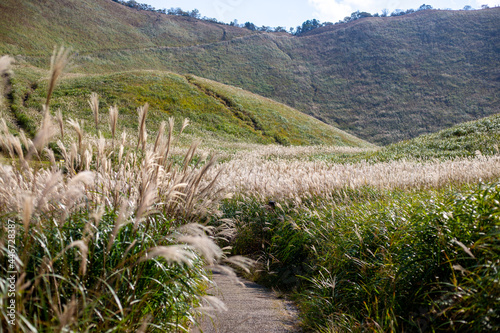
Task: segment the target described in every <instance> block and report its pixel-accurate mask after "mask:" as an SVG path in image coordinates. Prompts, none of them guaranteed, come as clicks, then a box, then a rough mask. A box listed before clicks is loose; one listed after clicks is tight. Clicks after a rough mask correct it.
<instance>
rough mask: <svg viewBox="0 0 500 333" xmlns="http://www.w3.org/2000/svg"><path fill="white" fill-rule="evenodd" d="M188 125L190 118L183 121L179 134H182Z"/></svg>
mask: <svg viewBox="0 0 500 333" xmlns="http://www.w3.org/2000/svg"><path fill="white" fill-rule="evenodd" d="M188 125H189V118H184V121H183V122H182V127H181V130H180V132H179V136H180V135H181V134H182V132H184V129H186V127H188Z"/></svg>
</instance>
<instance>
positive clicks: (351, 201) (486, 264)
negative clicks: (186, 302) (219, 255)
mask: <svg viewBox="0 0 500 333" xmlns="http://www.w3.org/2000/svg"><path fill="white" fill-rule="evenodd" d="M499 198H500V184H498V183H492V184H479V185H467V186H463V187H461V188H459V189H442V190H425V191H416V192H415V191H403V190H390V191H387V190H383V191H382V190H376V189H373V188H369V187H365V188H360V189H357V190H349V189H345V190H343V191H339V192H337V194H336V195H333V196H332V197H331V198H330V199H328V198H324V197H319V196H315V197H311V198H308V199H304V200H303V202H302V203H301V204H300V205H297V204H296V202H293V201H290V200H288V201H287V200H284V201H280V202H277V203H274V204H272V205H271V204H269V205H263V203H262V201H261V200H250V199H248V198H241V197H236V198H233V199H232V200H228V201H227V202H226V203H225V205H224V212H225V215H224V216H225V218H233V219H234V220H235V226H236V229H237V236H236V237H235V238H234V239H233V240H232V242H230V243H229V244H230V245H231V246H233V249H234V250H233V251H234V253H237V254H240V255H241V254H244V255H251V256H253V257H254V258H255V259H258V261H259V262H260V271H257V272H256V273H255V274H256V275H255V278H257V279H258V280H260V281H261V282H263V283H265V284H267V285H268V286H271V287H274V288H279V289H283V290H288V291H292V292H293V293H292V294H293V295H294V298H295V300H296V301H297V302H298V304H299V306H300V309H301V313H302V318H303V323H304V325H305V327H306V329H307V330H312V331H319V332H365V331H375V332H403V331H404V332H428V331H460V332H483V331H491V332H492V331H497V330H498V329H500V326H499V322H500V313H499V311H498V300H499V297H500V285H499V284H498V279H499V278H500V275H499V264H500V258H499V256H498V254H499V253H500V243H499V238H498V235H499V228H500V220H499V217H500V215H499V211H498V201H499Z"/></svg>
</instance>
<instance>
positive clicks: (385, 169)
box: [210, 147, 500, 200]
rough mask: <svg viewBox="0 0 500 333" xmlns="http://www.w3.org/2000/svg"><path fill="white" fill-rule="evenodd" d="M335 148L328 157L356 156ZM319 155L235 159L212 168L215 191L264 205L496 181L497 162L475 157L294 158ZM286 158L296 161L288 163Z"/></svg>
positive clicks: (283, 153)
mask: <svg viewBox="0 0 500 333" xmlns="http://www.w3.org/2000/svg"><path fill="white" fill-rule="evenodd" d="M358 150H359V149H353V148H337V149H335V150H334V149H331V150H330V152H329V153H332V154H333V153H344V152H353V153H355V152H357V151H358ZM318 151H321V149H320V148H317V147H312V148H310V150H309V151H308V147H298V148H288V147H283V148H278V147H270V148H263V149H261V150H255V151H253V152H243V153H239V154H236V156H235V157H234V158H233V159H231V160H230V161H228V162H226V163H224V164H221V165H219V166H217V167H215V168H214V169H213V170H212V171H211V173H212V175H210V177H214V176H215V175H219V172H221V173H220V177H219V181H218V182H217V186H218V187H219V188H220V189H225V190H226V191H229V192H230V193H233V194H237V195H243V196H250V197H252V196H253V197H261V198H268V199H271V198H273V199H276V200H281V199H294V198H306V197H312V196H327V197H328V196H329V195H330V194H331V193H333V192H336V191H338V190H340V189H345V188H349V189H358V188H361V187H365V186H368V187H373V188H376V189H386V190H388V189H430V188H440V187H443V186H447V185H459V184H467V183H471V182H477V181H479V180H484V181H487V180H491V179H495V178H497V177H499V176H500V156H498V155H494V156H476V157H473V158H456V159H453V160H446V161H438V160H435V161H425V162H423V161H412V160H400V161H391V162H379V163H369V162H357V163H350V164H339V163H333V162H326V161H307V160H306V159H304V158H302V159H297V158H296V156H300V155H301V154H303V155H304V156H307V154H308V153H316V152H318ZM290 156H295V158H293V159H291V158H290Z"/></svg>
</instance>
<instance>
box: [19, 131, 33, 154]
mask: <svg viewBox="0 0 500 333" xmlns="http://www.w3.org/2000/svg"><path fill="white" fill-rule="evenodd" d="M19 139H20V140H21V143H22V144H23V145H24V149H26V151H29V149H30V147H31V145H32V144H33V142H32V141H31V140H29V139H28V138H27V137H26V134H25V133H24V131H23V130H22V129H21V130H19Z"/></svg>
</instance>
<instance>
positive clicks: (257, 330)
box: [191, 271, 300, 333]
mask: <svg viewBox="0 0 500 333" xmlns="http://www.w3.org/2000/svg"><path fill="white" fill-rule="evenodd" d="M213 279H214V282H215V283H216V286H215V287H214V288H212V289H210V290H209V294H212V295H213V296H217V297H218V298H219V299H221V300H222V301H223V302H224V304H225V305H226V307H227V309H228V310H227V311H220V312H215V311H212V312H209V313H210V314H211V315H212V316H213V318H211V319H210V318H208V317H207V316H205V318H204V319H203V320H202V323H201V327H200V328H194V329H193V330H191V332H192V333H199V332H203V333H246V332H251V333H285V332H300V330H299V329H298V328H297V326H298V325H297V323H298V322H297V309H296V308H295V306H294V305H293V304H292V302H290V301H286V300H284V299H280V298H278V297H276V295H275V294H274V293H273V292H272V291H270V290H269V289H266V288H264V287H262V286H260V285H258V284H256V283H253V282H248V281H244V280H240V281H241V282H242V284H244V286H242V284H241V283H237V282H235V281H234V278H230V277H228V276H227V275H224V274H221V273H219V272H216V271H214V272H213Z"/></svg>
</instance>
